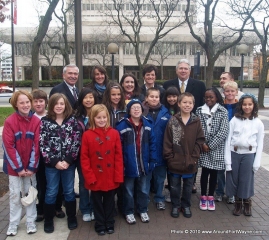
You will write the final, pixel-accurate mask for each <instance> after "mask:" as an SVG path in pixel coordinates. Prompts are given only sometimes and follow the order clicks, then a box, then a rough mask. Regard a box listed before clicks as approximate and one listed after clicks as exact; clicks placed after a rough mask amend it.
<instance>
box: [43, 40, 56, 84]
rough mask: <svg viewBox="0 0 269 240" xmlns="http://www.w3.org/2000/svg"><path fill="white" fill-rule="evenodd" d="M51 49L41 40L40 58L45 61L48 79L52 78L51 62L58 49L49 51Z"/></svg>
mask: <svg viewBox="0 0 269 240" xmlns="http://www.w3.org/2000/svg"><path fill="white" fill-rule="evenodd" d="M51 50H52V49H51V48H50V47H49V45H48V43H47V42H46V41H45V42H44V41H43V43H42V45H41V48H40V55H41V56H42V57H41V58H40V59H41V60H42V58H43V59H45V60H46V62H47V68H48V75H49V80H52V63H53V60H54V58H55V57H56V55H57V54H58V50H55V51H53V50H52V51H51Z"/></svg>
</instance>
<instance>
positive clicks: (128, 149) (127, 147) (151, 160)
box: [116, 116, 156, 177]
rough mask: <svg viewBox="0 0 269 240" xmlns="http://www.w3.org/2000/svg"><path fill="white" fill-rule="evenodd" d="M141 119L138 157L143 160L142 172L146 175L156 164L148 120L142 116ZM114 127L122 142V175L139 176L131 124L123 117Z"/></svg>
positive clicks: (154, 144)
mask: <svg viewBox="0 0 269 240" xmlns="http://www.w3.org/2000/svg"><path fill="white" fill-rule="evenodd" d="M142 121H143V126H142V128H141V131H142V132H141V147H140V159H141V160H142V162H143V165H142V166H141V167H142V172H143V174H144V175H147V174H148V173H149V172H151V171H152V170H153V169H154V167H155V164H156V142H155V137H154V131H153V128H152V124H151V122H150V120H149V119H147V118H146V117H144V116H143V117H142ZM116 129H117V130H118V131H119V133H120V138H121V143H122V151H123V161H124V176H126V177H139V169H138V163H137V153H136V144H135V131H134V128H133V125H132V124H131V123H130V121H129V119H128V118H123V119H121V120H120V121H119V122H118V123H117V124H116Z"/></svg>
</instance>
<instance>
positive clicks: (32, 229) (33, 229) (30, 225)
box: [26, 222, 37, 234]
mask: <svg viewBox="0 0 269 240" xmlns="http://www.w3.org/2000/svg"><path fill="white" fill-rule="evenodd" d="M26 225H27V233H28V234H32V233H35V232H36V231H37V229H36V225H35V224H34V223H32V222H29V223H27V224H26Z"/></svg>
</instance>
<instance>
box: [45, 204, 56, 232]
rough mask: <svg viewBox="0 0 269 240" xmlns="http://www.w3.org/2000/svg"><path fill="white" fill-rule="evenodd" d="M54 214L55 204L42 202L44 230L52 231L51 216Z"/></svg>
mask: <svg viewBox="0 0 269 240" xmlns="http://www.w3.org/2000/svg"><path fill="white" fill-rule="evenodd" d="M54 214H55V204H46V203H45V204H44V218H45V221H44V232H46V233H52V232H53V231H54V224H53V217H54Z"/></svg>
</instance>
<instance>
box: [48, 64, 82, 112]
mask: <svg viewBox="0 0 269 240" xmlns="http://www.w3.org/2000/svg"><path fill="white" fill-rule="evenodd" d="M78 75H79V68H78V67H77V66H76V65H75V64H69V65H66V66H65V67H64V69H63V79H64V81H63V82H62V83H60V84H58V85H56V86H55V87H53V88H52V89H51V91H50V95H49V97H51V95H52V94H54V93H62V94H64V95H65V96H66V97H67V99H68V101H69V103H70V104H71V106H72V108H73V109H75V104H76V102H77V99H78V93H79V92H78V89H77V88H76V86H75V84H76V83H77V81H78Z"/></svg>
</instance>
